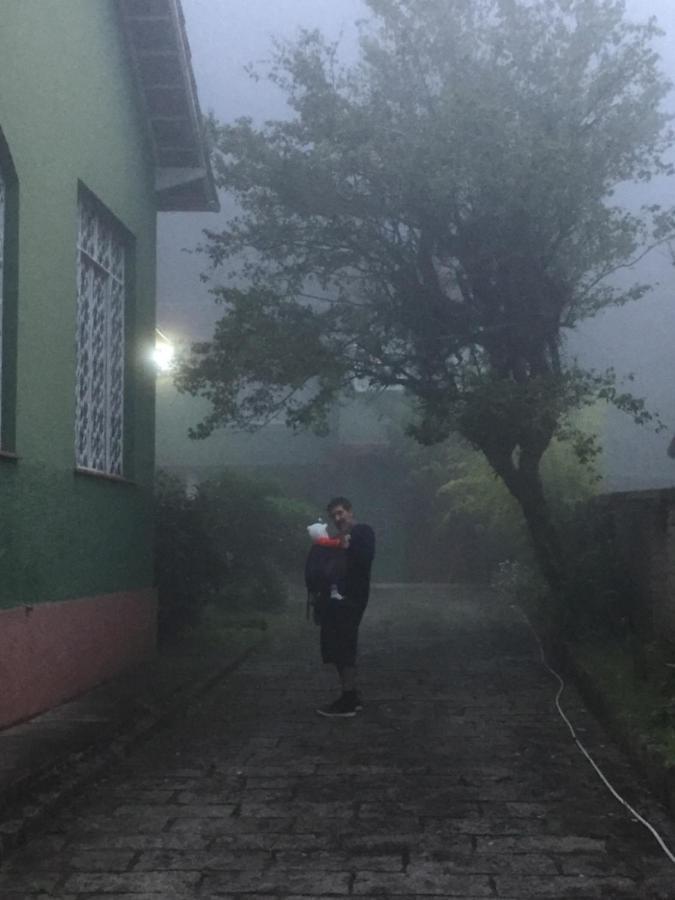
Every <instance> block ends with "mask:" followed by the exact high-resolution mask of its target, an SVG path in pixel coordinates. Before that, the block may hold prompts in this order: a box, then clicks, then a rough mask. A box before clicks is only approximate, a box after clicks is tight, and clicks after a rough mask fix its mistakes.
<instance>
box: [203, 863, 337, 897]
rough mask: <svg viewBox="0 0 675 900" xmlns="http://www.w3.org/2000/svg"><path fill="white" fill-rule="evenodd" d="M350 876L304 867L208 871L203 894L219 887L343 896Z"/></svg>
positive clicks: (235, 889)
mask: <svg viewBox="0 0 675 900" xmlns="http://www.w3.org/2000/svg"><path fill="white" fill-rule="evenodd" d="M350 880H351V879H350V876H349V874H348V873H346V872H345V873H338V872H323V873H320V872H310V871H307V870H306V869H286V868H283V867H278V866H277V867H275V868H274V869H270V870H267V871H265V872H254V871H247V872H237V873H229V874H227V875H225V874H222V873H217V874H213V875H211V874H209V875H207V876H206V877H205V878H204V881H203V883H202V887H201V890H202V892H203V893H206V894H208V893H209V892H215V891H218V890H219V889H220V888H223V889H225V890H226V891H228V892H230V893H233V894H237V893H249V892H251V891H257V892H259V893H263V894H264V893H269V894H278V893H280V892H283V894H284V896H285V895H286V894H309V895H310V896H312V897H323V896H326V895H330V896H347V895H348V894H349V884H350Z"/></svg>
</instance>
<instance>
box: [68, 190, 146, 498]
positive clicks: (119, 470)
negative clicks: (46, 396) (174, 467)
mask: <svg viewBox="0 0 675 900" xmlns="http://www.w3.org/2000/svg"><path fill="white" fill-rule="evenodd" d="M85 208H88V209H89V211H90V212H93V213H94V215H95V219H96V221H95V225H94V227H95V229H96V234H97V238H96V239H98V234H99V228H100V227H101V225H100V223H102V225H103V228H104V229H105V230H107V231H108V233H109V236H110V244H109V247H108V252H109V257H108V259H107V260H106V259H102V258H101V257H100V256H98V255H97V254H98V253H100V248H98V247H97V248H94V250H93V251H92V249H91V248H90V247H85V246H84V245H83V228H82V211H83V209H85ZM76 214H77V223H76V224H77V229H76V272H77V277H76V311H75V327H76V332H75V354H76V356H75V422H74V425H75V427H74V437H75V447H74V450H75V471H76V472H77V473H79V474H85V475H93V476H96V477H99V478H103V479H106V480H108V481H113V482H128V481H129V474H130V472H129V470H130V468H131V466H130V459H131V457H130V453H129V444H130V441H129V440H128V438H129V433H130V429H129V427H128V417H129V414H130V407H131V403H130V402H129V395H130V390H129V387H130V367H129V363H128V350H129V347H130V346H131V340H130V337H131V335H130V320H131V316H130V307H131V304H130V298H131V295H132V285H133V283H134V272H135V266H134V241H133V236H132V235H131V233H130V232H129V230H128V229H127V228H126V227H125V226H124V224H123V223H122V222H121V221H120V220H119V219H118V218H117V216H115V215H114V213H113V212H112V211H111V210H110V209H109V207H107V206H106V205H105V204H104V203H103V202H102V201H101V199H100V198H99V197H98V196H97V195H96V194H95V193H94V192H93V191H91V190H90V189H89V188H88V187H87V186H86V185H85V184H84V183H83V182H81V181H80V182H78V189H77V207H76ZM115 245H117V246H118V247H119V248H120V250H121V268H122V277H121V279H120V278H119V277H118V273H116V272H115V264H114V263H113V261H112V260H113V252H114V246H115ZM85 270H86V272H87V274H88V276H89V281H90V282H92V283H93V280H95V279H98V283H99V287H100V284H101V282H104V290H103V293H104V297H105V302H104V319H105V321H104V323H103V330H104V338H103V346H104V348H105V349H104V352H103V353H102V355H101V359H102V364H103V366H104V369H105V373H104V377H103V381H104V385H103V398H102V401H101V403H99V404H98V409H94V410H93V412H94V413H96V414H97V415H98V416H99V418H100V416H101V412H103V417H104V431H105V434H104V437H103V444H104V446H103V467H100V466H99V463H100V462H101V460H100V453H99V454H98V456H99V458H97V459H94V458H92V441H93V440H94V439H95V437H96V436H95V435H93V431H94V425H93V424H92V422H91V420H90V421H89V423H88V426H86V427H87V428H88V434H87V436H86V438H85V440H86V443H87V449H86V452H85V453H83V452H82V450H81V428H82V427H83V426H82V422H81V418H80V417H81V408H82V407H81V397H82V393H81V387H80V385H81V381H80V379H81V377H82V373H81V355H80V354H81V347H82V346H87V347H88V348H89V349H90V350H91V347H92V344H91V341H93V340H94V336H93V328H94V325H93V323H92V324H91V327H90V331H91V334H90V335H89V343H87V342H84V343H83V342H82V341H81V339H80V329H81V325H82V322H81V308H82V306H81V303H82V283H83V281H82V279H83V273H84V272H85ZM102 276H105V277H104V278H103V277H102ZM116 286H117V288H118V290H119V295H118V301H117V305H118V307H119V309H118V311H117V314H118V319H120V320H121V321H118V322H117V325H116V331H117V341H118V344H115V336H114V335H113V334H112V330H113V323H112V319H113V318H114V317H115V310H114V306H115V300H114V296H113V293H114V290H115V287H116ZM120 298H121V299H120ZM95 301H96V296H95V295H94V294H91V293H90V294H89V295H88V303H89V304H90V307H91V305H92V304H94V303H95ZM90 312H91V309H90ZM118 345H119V346H120V347H121V349H120V351H119V356H118V358H117V360H115V358H114V355H115V347H116V346H118ZM95 362H96V360H94V363H93V364H92V366H93V365H94V364H95ZM100 364H101V362H100V360H99V365H100ZM113 368H116V369H117V374H118V375H119V380H120V382H121V384H120V386H119V389H118V400H119V423H118V425H117V432H116V437H115V438H114V440H115V441H116V442H117V444H119V451H114V452H113V449H112V446H111V442H112V441H113V437H112V436H111V430H112V429H113V427H114V426H113V423H112V416H113V413H112V412H111V403H112V401H111V396H112V393H113V392H114V391H115V383H114V381H113V377H112V375H111V370H112V369H113ZM87 377H88V379H89V381H88V387H87V392H88V393H87V399H88V401H89V402H90V403H91V402H92V396H91V392H92V382H93V377H94V375H93V370H92V368H90V370H89V372H88V375H87ZM101 405H102V409H101ZM92 414H93V413H92V410H91V409H90V410H89V415H90V416H91V415H92ZM98 440H99V442H100V437H99V439H98Z"/></svg>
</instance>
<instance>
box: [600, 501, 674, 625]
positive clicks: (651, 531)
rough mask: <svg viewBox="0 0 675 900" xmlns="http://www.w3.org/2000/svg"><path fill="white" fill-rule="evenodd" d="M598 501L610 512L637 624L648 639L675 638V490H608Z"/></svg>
mask: <svg viewBox="0 0 675 900" xmlns="http://www.w3.org/2000/svg"><path fill="white" fill-rule="evenodd" d="M598 503H599V504H600V505H601V506H602V507H603V508H604V509H605V511H606V512H608V513H609V523H610V526H611V530H612V535H613V541H614V545H615V549H616V552H617V555H618V558H619V560H620V565H621V568H622V571H623V577H624V578H625V579H626V581H627V585H626V586H627V588H628V591H627V593H628V595H629V596H630V597H631V601H632V610H631V617H632V619H633V625H634V626H635V628H636V629H637V631H638V632H639V634H640V635H641V637H643V638H644V639H645V640H654V639H657V638H665V639H666V640H669V641H673V642H675V489H668V490H660V491H635V492H627V493H617V494H608V495H605V496H604V497H602V498H600V499H599V501H598Z"/></svg>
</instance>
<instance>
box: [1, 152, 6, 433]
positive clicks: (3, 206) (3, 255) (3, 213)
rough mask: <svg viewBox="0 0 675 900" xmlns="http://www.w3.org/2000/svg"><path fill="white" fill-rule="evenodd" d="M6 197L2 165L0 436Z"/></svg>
mask: <svg viewBox="0 0 675 900" xmlns="http://www.w3.org/2000/svg"><path fill="white" fill-rule="evenodd" d="M6 197H7V186H6V184H5V177H4V175H3V174H2V166H0V436H1V435H2V384H3V378H2V340H3V334H2V322H3V313H4V308H3V303H2V298H3V287H4V281H5V266H4V262H5V215H6V209H7V203H6ZM0 449H2V442H1V441H0Z"/></svg>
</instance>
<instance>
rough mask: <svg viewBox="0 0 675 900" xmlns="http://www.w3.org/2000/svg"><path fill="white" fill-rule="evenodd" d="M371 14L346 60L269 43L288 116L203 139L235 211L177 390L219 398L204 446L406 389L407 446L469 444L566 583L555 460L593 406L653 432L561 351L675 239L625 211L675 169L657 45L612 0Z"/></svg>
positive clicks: (310, 421) (329, 52) (304, 39)
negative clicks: (622, 200)
mask: <svg viewBox="0 0 675 900" xmlns="http://www.w3.org/2000/svg"><path fill="white" fill-rule="evenodd" d="M366 2H367V5H368V7H369V9H370V12H371V13H372V20H371V21H370V23H366V24H364V25H363V26H362V27H363V33H362V38H361V43H360V57H359V60H358V63H357V64H355V65H354V66H353V67H351V68H344V67H341V66H340V65H339V62H338V56H337V52H338V51H337V47H336V46H334V45H330V44H328V43H326V42H325V41H324V39H323V38H322V37H321V35H320V34H319V33H316V32H304V33H302V35H301V36H300V37H299V39H298V40H297V41H295V42H293V43H286V44H277V45H276V48H275V57H274V63H273V65H272V68H271V70H270V73H269V76H270V77H271V79H272V80H273V81H274V82H275V83H276V84H277V85H278V86H279V87H281V89H282V90H283V91H284V92H285V94H286V97H287V100H288V103H289V106H290V110H291V113H292V114H291V117H290V118H289V119H288V120H283V121H273V122H269V123H267V124H266V125H264V126H263V127H260V128H258V127H256V126H254V124H253V123H252V122H251V121H250V120H246V119H243V120H239V121H237V122H236V123H234V124H229V125H219V124H217V123H215V122H213V123H212V131H213V137H214V142H215V148H216V164H217V178H218V183H219V186H220V187H221V188H223V189H226V190H228V191H230V192H231V193H232V194H233V195H234V197H235V198H236V200H237V202H238V204H239V210H240V212H239V214H238V215H237V216H236V217H234V218H233V219H232V220H231V221H230V222H229V224H228V225H227V227H225V228H224V230H222V231H219V232H216V231H212V232H207V233H206V234H207V240H206V242H205V245H204V247H203V249H204V250H205V252H207V253H208V255H209V257H210V262H211V264H212V265H213V267H214V270H218V269H223V268H225V269H226V272H227V276H228V277H227V278H226V280H225V283H223V284H220V285H215V286H214V287H213V292H214V294H215V295H216V297H217V299H218V300H219V301H220V302H222V303H223V305H224V308H225V315H224V316H223V318H222V319H221V320H220V322H219V323H218V324H217V326H216V329H215V333H214V335H213V339H212V340H211V341H209V342H206V343H201V344H198V345H195V347H194V348H193V353H192V356H191V358H190V359H189V360H188V361H187V362H186V363H185V365H184V367H183V369H182V372H181V374H180V376H179V379H178V384H179V387H180V388H182V389H184V390H188V391H191V392H193V393H199V394H202V395H204V396H206V397H207V398H209V399H210V401H211V402H212V412H211V414H210V415H209V416H207V418H206V419H205V420H204V421H203V422H201V423H200V425H199V426H198V427H197V428H196V430H195V436H197V437H204V436H206V435H208V434H209V433H210V431H211V430H212V429H213V428H215V427H218V426H221V425H225V424H234V425H237V426H240V427H241V426H244V427H249V426H250V427H255V426H256V425H257V424H260V423H261V422H262V421H264V420H265V419H266V417H268V416H270V415H277V414H278V413H279V412H280V411H282V410H283V411H285V415H286V419H287V422H288V423H289V425H291V426H293V427H315V428H321V427H323V426H324V425H325V422H326V415H327V411H328V410H329V408H330V407H331V405H332V404H333V403H334V402H335V401H336V400H337V398H338V397H339V396H340V395H341V394H343V393H344V392H348V391H350V390H351V389H352V385H353V383H354V379H361V380H365V382H366V383H368V384H369V385H370V386H371V387H373V388H384V389H386V388H394V387H398V388H402V389H404V390H405V391H406V392H408V393H409V394H410V395H411V396H412V397H413V398H414V399H415V403H416V419H415V422H414V423H413V424H412V425H411V431H412V433H413V434H414V435H415V436H416V437H417V438H418V440H420V441H421V442H424V443H433V442H435V441H438V440H441V439H443V438H444V437H445V436H447V435H448V434H449V433H450V432H452V431H456V432H459V433H460V434H461V435H462V436H463V437H464V438H466V439H467V440H468V441H469V442H470V443H471V444H472V445H473V446H475V447H476V448H478V449H480V450H481V451H482V452H483V454H484V455H485V457H486V459H487V461H488V462H489V464H490V466H491V467H492V469H493V470H494V471H495V472H496V473H497V475H498V476H499V477H500V478H501V479H502V480H503V482H504V484H505V485H506V487H507V488H508V490H509V491H510V492H511V494H512V495H513V497H514V498H515V499H516V500H517V502H518V503H519V504H520V507H521V508H522V511H523V513H524V516H525V520H526V522H527V525H528V529H529V532H530V535H531V538H532V541H533V544H534V549H535V552H536V555H537V559H538V561H539V563H540V565H541V568H542V570H543V573H544V575H545V576H546V577H547V579H548V581H549V583H551V584H552V585H559V584H560V581H561V578H562V573H563V570H564V565H563V557H562V551H561V547H560V545H559V541H558V538H557V535H556V530H555V527H554V525H553V523H552V520H551V515H550V512H549V509H548V507H547V503H546V497H545V494H544V490H543V487H542V481H541V477H540V462H541V459H542V456H543V454H544V452H545V450H546V448H547V447H548V446H549V444H550V442H551V440H552V438H553V437H554V436H558V437H560V438H564V439H568V440H570V441H572V442H573V443H574V444H575V446H576V449H577V451H578V453H579V455H580V457H581V458H587V457H589V456H591V455H592V454H593V453H594V451H595V446H594V443H593V441H592V439H590V438H588V437H586V436H583V435H581V434H580V433H579V432H577V431H576V430H575V429H574V427H573V426H572V425H571V424H570V423H571V421H572V415H573V413H574V412H575V411H576V410H577V409H578V408H580V407H583V406H584V405H586V404H589V403H592V402H596V400H597V398H598V397H601V398H604V399H606V400H608V401H610V402H613V403H615V404H617V405H618V406H619V407H621V408H623V409H626V410H627V411H628V412H630V413H631V414H632V415H633V416H634V417H635V418H636V420H638V421H645V420H647V419H648V418H649V413H648V412H647V411H646V409H645V407H644V404H643V403H642V402H641V401H639V400H637V399H635V398H633V397H632V396H631V395H630V394H628V393H622V392H621V391H620V390H619V388H618V387H617V385H616V382H615V377H614V373H613V372H612V371H609V372H605V373H598V372H594V371H583V370H582V369H581V368H580V367H579V366H578V365H577V363H576V362H575V361H574V360H573V359H572V358H570V356H569V354H568V353H567V352H566V350H565V341H564V338H565V335H566V333H568V332H569V331H570V330H571V329H573V328H574V327H575V326H576V325H577V324H578V323H579V322H580V321H581V320H583V319H585V318H588V317H591V316H594V315H595V314H597V313H598V312H599V311H601V310H603V309H604V308H606V307H608V306H611V305H613V304H620V303H625V302H627V301H629V300H636V299H639V298H640V297H642V296H643V295H644V293H645V292H646V290H647V287H646V286H645V285H639V284H636V285H633V286H630V287H628V288H626V287H625V286H621V285H620V284H619V283H618V281H617V280H612V277H611V276H612V275H613V274H614V273H616V272H617V270H619V269H621V268H624V267H629V266H630V265H631V264H632V263H633V262H634V261H635V258H636V257H637V256H639V255H640V254H642V253H645V252H646V251H647V249H648V248H649V246H652V245H654V244H656V243H659V242H661V241H662V240H665V238H666V237H667V236H668V235H669V234H671V233H672V230H673V216H672V215H671V214H670V213H669V212H668V211H665V210H662V209H660V208H658V207H650V208H644V209H641V210H639V211H638V212H631V211H629V210H627V209H624V208H621V206H620V205H618V203H617V202H616V201H614V200H613V199H612V198H613V193H614V191H615V189H616V188H618V187H620V186H621V185H623V184H624V183H626V182H635V181H637V182H646V181H649V180H650V179H651V178H653V177H654V176H656V175H670V174H672V169H671V167H670V166H669V165H668V164H667V163H666V162H664V152H665V151H666V150H667V148H668V147H669V146H670V144H671V141H672V135H671V131H670V129H669V127H668V118H667V116H666V115H665V114H664V113H663V112H662V111H661V109H660V104H661V101H662V99H663V97H664V96H665V95H666V93H667V92H668V90H669V84H668V82H667V81H666V79H665V78H664V76H663V75H662V74H661V72H660V69H659V60H658V56H657V54H656V53H655V51H654V50H653V48H652V39H653V38H654V36H655V35H656V34H658V29H657V26H656V24H655V22H654V21H649V22H648V23H646V24H631V23H629V22H628V21H627V20H626V18H625V10H624V3H623V2H622V0H593V2H591V0H366Z"/></svg>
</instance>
